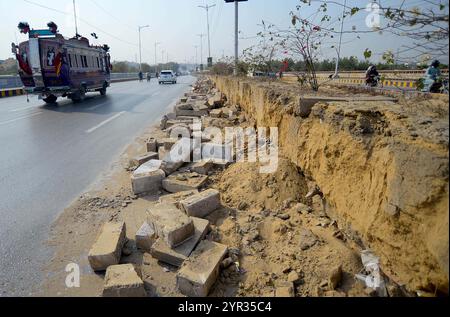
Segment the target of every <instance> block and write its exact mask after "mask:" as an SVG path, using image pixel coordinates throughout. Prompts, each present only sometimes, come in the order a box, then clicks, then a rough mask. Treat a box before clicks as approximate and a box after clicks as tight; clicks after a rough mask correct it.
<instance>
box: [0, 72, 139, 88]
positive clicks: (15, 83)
mask: <svg viewBox="0 0 450 317" xmlns="http://www.w3.org/2000/svg"><path fill="white" fill-rule="evenodd" d="M123 79H130V80H132V79H138V74H137V73H112V74H111V81H117V80H123ZM22 86H23V84H22V81H21V80H20V77H19V76H18V75H15V76H14V75H9V76H8V75H6V76H0V90H1V89H11V88H20V87H22Z"/></svg>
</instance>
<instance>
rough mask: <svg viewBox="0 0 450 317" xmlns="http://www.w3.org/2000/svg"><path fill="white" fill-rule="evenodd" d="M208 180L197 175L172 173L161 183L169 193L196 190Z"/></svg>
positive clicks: (206, 177) (204, 176) (203, 176)
mask: <svg viewBox="0 0 450 317" xmlns="http://www.w3.org/2000/svg"><path fill="white" fill-rule="evenodd" d="M207 180H208V176H206V175H200V174H197V173H174V174H172V175H170V176H169V177H167V178H166V179H164V180H163V181H162V186H163V188H164V189H165V190H166V191H168V192H169V193H178V192H182V191H187V190H196V189H197V190H198V189H199V188H200V187H201V186H203V185H204V184H205V183H206V181H207Z"/></svg>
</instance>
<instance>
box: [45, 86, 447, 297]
mask: <svg viewBox="0 0 450 317" xmlns="http://www.w3.org/2000/svg"><path fill="white" fill-rule="evenodd" d="M274 85H276V84H274ZM281 85H282V89H283V91H284V92H285V91H286V90H287V91H291V90H292V92H295V89H296V88H293V87H292V85H285V84H281ZM346 93H348V91H346V90H345V89H342V88H335V87H333V88H326V89H323V90H322V92H321V94H324V95H334V96H336V95H345V94H346ZM272 98H274V99H277V98H283V97H282V96H272ZM280 102H286V100H284V101H283V100H281V101H280ZM287 103H288V102H287ZM434 103H435V102H434V101H429V100H423V101H419V103H418V105H419V106H420V107H423V108H424V109H430V108H433V107H434V108H435V109H438V110H433V111H430V117H432V116H433V115H434V116H437V115H436V112H438V111H441V110H439V109H441V108H442V103H439V102H436V104H434ZM406 104H408V103H407V102H405V105H406ZM442 111H445V110H442ZM238 117H239V118H240V119H239V120H233V121H229V120H228V119H206V120H205V122H204V123H206V125H214V126H219V127H225V126H230V125H238V124H241V125H243V126H252V125H254V123H255V121H254V120H253V118H250V116H248V115H247V116H246V115H244V114H241V113H238ZM246 117H248V119H249V120H247V119H246ZM150 136H152V137H155V138H160V137H165V134H164V133H163V132H162V131H161V130H160V129H159V127H156V126H155V127H151V128H149V130H148V131H147V132H146V133H145V134H144V135H142V136H141V137H140V138H138V139H137V140H136V141H135V142H134V143H133V144H132V145H130V147H129V148H128V149H127V151H126V152H125V153H124V154H123V156H122V157H121V160H120V162H118V164H117V165H116V166H115V167H114V169H113V171H112V173H111V175H110V177H108V178H107V179H105V180H104V181H102V182H101V183H100V185H101V186H99V188H98V190H95V191H92V192H89V193H86V194H85V195H83V196H82V197H80V198H79V199H78V200H77V201H75V202H74V203H73V204H72V205H71V206H70V207H68V208H67V209H66V210H65V211H64V212H63V214H62V215H61V216H60V217H59V219H58V220H57V221H56V222H55V224H54V226H53V229H52V239H51V241H49V244H50V245H52V246H53V247H54V248H55V256H54V258H53V259H52V260H51V261H49V264H48V266H47V268H46V272H47V277H48V278H47V280H46V281H45V283H44V285H42V286H40V287H39V290H38V291H37V292H36V295H41V296H100V294H101V291H102V287H103V279H104V276H103V275H99V274H95V273H93V272H92V270H91V268H90V267H89V264H88V261H87V253H88V251H89V248H90V247H91V245H92V244H93V242H94V240H95V238H96V235H97V233H98V231H99V229H100V226H101V225H102V224H103V223H104V222H106V221H113V220H123V221H125V222H126V226H127V237H128V238H129V240H130V242H129V244H128V248H130V249H131V250H132V252H131V255H130V256H123V257H122V262H121V263H134V264H136V265H137V266H138V267H139V268H140V269H141V271H142V276H143V279H144V281H145V283H146V288H147V291H148V293H149V296H181V294H180V293H178V291H177V289H176V285H175V274H176V269H175V268H173V267H169V266H167V265H165V264H161V263H158V262H157V261H156V260H154V259H153V258H152V257H151V256H150V255H149V254H142V253H141V252H139V251H137V250H136V249H135V246H134V243H133V240H134V234H135V233H136V231H137V230H138V228H139V227H140V226H141V224H142V223H143V222H144V221H145V216H146V209H148V208H149V207H150V206H151V205H152V204H154V203H156V202H157V201H158V199H159V197H160V196H162V195H165V194H168V193H164V192H162V191H161V192H159V193H155V195H153V196H140V197H137V196H134V195H132V194H131V184H130V171H129V170H128V167H129V159H130V158H131V157H134V156H136V155H138V154H142V153H144V152H145V141H146V140H147V139H148V137H150ZM283 152H286V151H284V150H283V149H282V153H283ZM288 156H289V151H287V153H286V157H282V158H281V160H280V164H279V168H278V170H277V172H276V173H274V174H271V175H267V176H261V174H259V173H258V172H257V168H258V165H257V164H256V163H236V164H232V165H230V166H229V167H227V168H224V169H221V168H216V169H215V170H214V172H213V174H212V175H210V180H209V181H208V183H207V185H206V186H207V187H210V188H216V189H218V190H219V191H220V193H221V200H222V205H223V208H221V209H219V210H217V211H215V212H214V213H213V214H211V215H210V216H209V217H208V219H209V220H210V222H211V230H210V232H209V234H208V236H207V239H210V240H214V241H217V242H220V243H223V244H226V245H228V246H229V247H230V248H233V250H236V253H238V254H239V256H238V257H239V270H238V269H237V268H236V267H235V266H234V265H233V266H231V267H230V268H228V269H226V270H224V271H222V273H221V276H220V278H219V280H218V282H217V283H216V285H215V287H214V288H213V290H212V292H211V296H245V297H246V296H268V297H271V296H274V290H275V289H276V287H278V286H281V285H283V284H284V283H285V282H287V281H290V282H294V285H295V295H296V296H373V295H374V292H372V291H371V290H368V289H366V288H365V287H364V285H363V284H362V283H360V282H358V281H356V280H355V278H354V275H355V274H357V273H360V272H361V270H362V269H363V267H362V264H361V259H360V252H361V250H362V248H363V245H362V243H361V241H360V239H359V237H358V236H357V235H352V233H351V231H347V230H343V229H342V226H341V225H340V224H339V223H338V222H336V221H335V220H332V219H330V218H329V216H328V215H327V214H326V213H325V212H324V211H325V210H326V208H325V206H324V203H326V202H325V201H324V200H322V199H321V198H320V197H319V196H315V197H314V198H313V199H306V198H305V196H306V194H307V193H308V192H309V191H310V190H311V189H312V188H314V187H315V186H316V183H315V182H314V181H313V180H312V179H311V177H310V176H305V173H304V172H303V171H302V170H301V169H300V168H299V167H298V166H297V165H295V164H294V163H292V161H291V160H290V159H288V158H287V157H288ZM71 262H73V263H77V264H79V265H80V267H81V271H82V275H81V287H80V288H73V289H68V288H66V286H65V278H66V275H67V273H66V272H65V267H66V265H67V264H69V263H71ZM338 268H341V269H342V272H343V273H342V278H340V279H339V280H340V282H339V285H338V286H337V287H336V288H335V289H334V287H330V285H329V280H330V278H331V279H333V277H335V271H336V270H337V269H338ZM388 292H389V295H390V296H406V295H408V294H407V293H406V292H405V290H404V289H403V288H402V287H399V286H398V285H395V284H394V283H391V282H389V284H388Z"/></svg>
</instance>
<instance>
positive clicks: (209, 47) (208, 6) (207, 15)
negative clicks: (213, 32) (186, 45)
mask: <svg viewBox="0 0 450 317" xmlns="http://www.w3.org/2000/svg"><path fill="white" fill-rule="evenodd" d="M215 6H216V5H215V4H213V5H211V6H210V5H206V6H198V7H199V8H203V9H205V10H206V26H207V30H208V57H209V58H211V40H210V37H209V9H211V8H214V7H215Z"/></svg>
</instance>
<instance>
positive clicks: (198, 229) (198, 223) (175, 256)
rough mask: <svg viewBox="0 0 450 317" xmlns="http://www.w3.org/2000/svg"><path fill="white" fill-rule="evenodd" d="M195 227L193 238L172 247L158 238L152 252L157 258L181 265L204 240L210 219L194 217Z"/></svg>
mask: <svg viewBox="0 0 450 317" xmlns="http://www.w3.org/2000/svg"><path fill="white" fill-rule="evenodd" d="M192 221H193V222H194V227H195V233H194V236H193V237H192V239H189V240H188V241H186V242H185V243H183V244H181V245H180V246H178V247H176V248H174V249H172V248H171V247H169V246H168V245H167V243H166V242H165V241H164V240H163V239H158V240H157V241H156V242H155V244H153V247H152V248H151V252H150V254H151V255H152V256H153V257H154V258H155V259H157V260H159V261H161V262H164V263H167V264H170V265H173V266H176V267H180V266H181V265H182V264H183V262H184V261H185V260H186V259H187V258H188V257H189V256H190V255H191V253H192V251H193V250H194V248H195V247H196V246H197V244H198V243H199V242H200V240H203V239H204V238H205V236H206V234H207V232H208V228H209V221H208V220H205V219H200V218H192Z"/></svg>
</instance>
